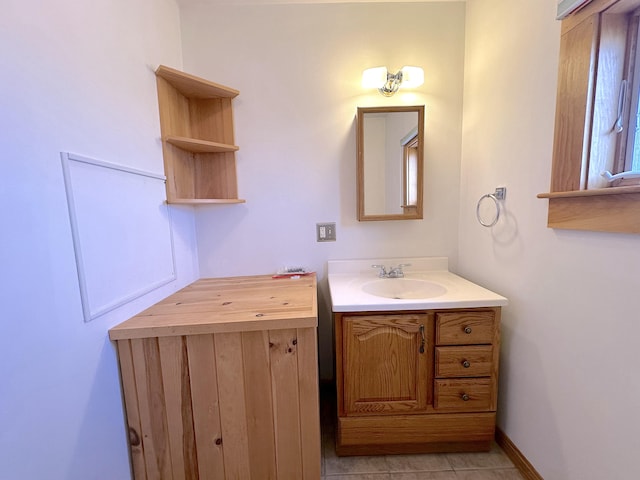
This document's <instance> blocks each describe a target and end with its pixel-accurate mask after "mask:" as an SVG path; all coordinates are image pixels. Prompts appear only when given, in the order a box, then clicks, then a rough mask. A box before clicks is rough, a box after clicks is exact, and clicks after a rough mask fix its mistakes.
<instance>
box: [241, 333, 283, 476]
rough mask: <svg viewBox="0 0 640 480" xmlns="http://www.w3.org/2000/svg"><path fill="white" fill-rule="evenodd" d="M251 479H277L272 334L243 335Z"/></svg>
mask: <svg viewBox="0 0 640 480" xmlns="http://www.w3.org/2000/svg"><path fill="white" fill-rule="evenodd" d="M242 358H243V368H244V379H245V391H246V407H247V434H248V440H249V455H250V462H251V463H250V465H249V468H250V470H251V478H255V479H260V478H264V479H269V478H276V450H275V444H274V439H275V432H274V418H273V399H272V395H273V393H272V391H271V368H270V367H271V360H270V355H269V334H268V332H266V331H262V332H248V333H243V334H242Z"/></svg>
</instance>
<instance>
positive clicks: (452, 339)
mask: <svg viewBox="0 0 640 480" xmlns="http://www.w3.org/2000/svg"><path fill="white" fill-rule="evenodd" d="M495 334H496V317H495V314H494V312H492V311H486V312H485V311H483V312H474V311H468V312H443V313H438V314H436V345H468V344H482V343H493V341H494V336H495Z"/></svg>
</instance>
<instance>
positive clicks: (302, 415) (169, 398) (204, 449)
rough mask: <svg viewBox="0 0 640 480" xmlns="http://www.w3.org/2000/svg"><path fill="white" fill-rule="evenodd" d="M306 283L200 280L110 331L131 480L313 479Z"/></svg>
mask: <svg viewBox="0 0 640 480" xmlns="http://www.w3.org/2000/svg"><path fill="white" fill-rule="evenodd" d="M316 329H317V294H316V279H315V276H307V277H301V278H300V279H298V280H274V279H272V278H271V276H254V277H234V278H227V279H202V280H198V281H197V282H195V283H193V284H191V285H189V286H188V287H186V288H184V289H182V290H180V291H179V292H177V293H175V294H173V295H171V296H169V297H168V298H166V299H165V300H163V301H161V302H159V303H158V304H156V305H154V306H152V307H150V308H149V309H147V310H145V311H144V312H141V313H140V314H138V315H136V316H135V317H133V318H131V319H129V320H127V321H126V322H123V323H122V324H120V325H117V326H116V327H114V328H112V329H111V330H110V331H109V335H110V338H111V339H112V340H113V341H115V342H116V345H117V352H118V359H119V363H120V373H121V379H122V391H123V397H124V403H125V409H126V417H127V425H128V429H129V448H130V453H131V463H132V470H133V476H134V478H135V479H136V480H178V479H181V480H197V479H200V480H209V479H221V480H222V479H243V480H244V479H247V480H251V479H255V480H262V479H267V478H269V479H294V478H295V479H305V480H319V479H320V448H321V444H320V421H319V395H318V392H319V387H318V367H317V362H318V359H317V333H316Z"/></svg>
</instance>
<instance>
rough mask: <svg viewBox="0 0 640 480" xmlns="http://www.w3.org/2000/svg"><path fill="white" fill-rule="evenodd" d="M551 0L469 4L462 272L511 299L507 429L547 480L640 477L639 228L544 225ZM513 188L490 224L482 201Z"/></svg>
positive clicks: (554, 52) (504, 372) (553, 49)
mask: <svg viewBox="0 0 640 480" xmlns="http://www.w3.org/2000/svg"><path fill="white" fill-rule="evenodd" d="M556 4H557V2H556V1H555V0H543V1H540V0H521V1H518V2H504V1H501V0H473V1H470V2H468V3H467V30H466V32H467V40H466V61H465V94H464V127H463V142H462V143H463V156H462V157H463V158H462V177H461V185H462V188H461V191H462V195H461V202H460V205H461V209H460V242H459V245H460V252H459V262H458V267H459V270H460V271H461V272H462V274H464V275H465V276H467V277H468V278H470V279H471V280H475V281H477V282H479V283H482V284H484V285H486V286H488V287H489V288H492V289H494V290H495V291H497V292H500V293H501V294H503V295H505V296H507V297H509V300H510V304H509V306H508V307H506V308H505V309H504V316H503V349H502V362H501V382H500V404H499V418H498V423H499V426H500V427H501V428H502V429H503V430H504V431H505V432H506V433H507V435H508V436H509V437H510V438H511V439H512V440H513V441H514V442H515V443H516V445H517V446H518V447H519V448H520V450H521V451H522V452H523V453H524V455H525V456H526V457H527V458H528V459H529V460H530V461H531V462H532V463H533V465H534V466H535V467H536V468H537V470H538V471H539V472H540V474H541V475H542V476H543V477H544V478H545V479H546V480H602V479H607V480H614V479H619V480H628V479H632V478H640V463H638V458H637V457H638V451H640V437H639V436H638V431H639V430H640V415H638V406H639V405H640V376H639V375H638V374H637V362H636V352H637V349H638V346H637V344H638V338H639V336H638V334H637V332H638V325H637V322H638V318H639V316H638V302H637V297H638V286H639V285H640V282H639V280H638V271H640V249H639V247H640V238H639V237H638V236H637V235H623V234H606V233H595V232H575V231H562V230H551V229H548V228H547V227H546V210H547V200H541V199H537V198H536V194H538V193H541V192H545V191H548V189H549V184H550V168H551V151H552V143H553V125H554V110H555V93H556V80H557V79H556V77H557V68H558V52H559V35H560V30H559V29H560V24H559V22H556V21H555V20H554V17H555V9H556ZM498 185H506V186H507V188H508V192H507V198H506V202H505V206H506V212H505V214H504V215H503V218H501V220H500V222H499V223H498V224H497V225H496V226H495V227H494V228H493V229H487V228H483V227H481V226H480V225H479V224H478V222H477V221H476V220H475V206H476V202H477V200H478V199H479V198H480V196H481V195H482V194H484V193H489V192H493V190H494V188H495V187H496V186H498Z"/></svg>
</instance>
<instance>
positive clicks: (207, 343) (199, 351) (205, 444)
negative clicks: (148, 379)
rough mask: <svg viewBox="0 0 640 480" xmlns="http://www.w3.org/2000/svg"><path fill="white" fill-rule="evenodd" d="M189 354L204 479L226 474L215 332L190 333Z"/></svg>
mask: <svg viewBox="0 0 640 480" xmlns="http://www.w3.org/2000/svg"><path fill="white" fill-rule="evenodd" d="M186 339H187V354H188V362H189V381H190V382H191V398H192V410H193V427H194V434H195V441H196V448H197V452H198V454H197V461H198V474H199V476H200V478H201V479H203V480H206V479H209V478H212V479H213V478H225V476H224V475H225V473H224V459H223V452H222V432H221V427H220V410H219V405H218V388H217V384H218V379H217V374H216V364H215V362H216V360H215V349H214V344H213V335H189V336H187V337H186Z"/></svg>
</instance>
